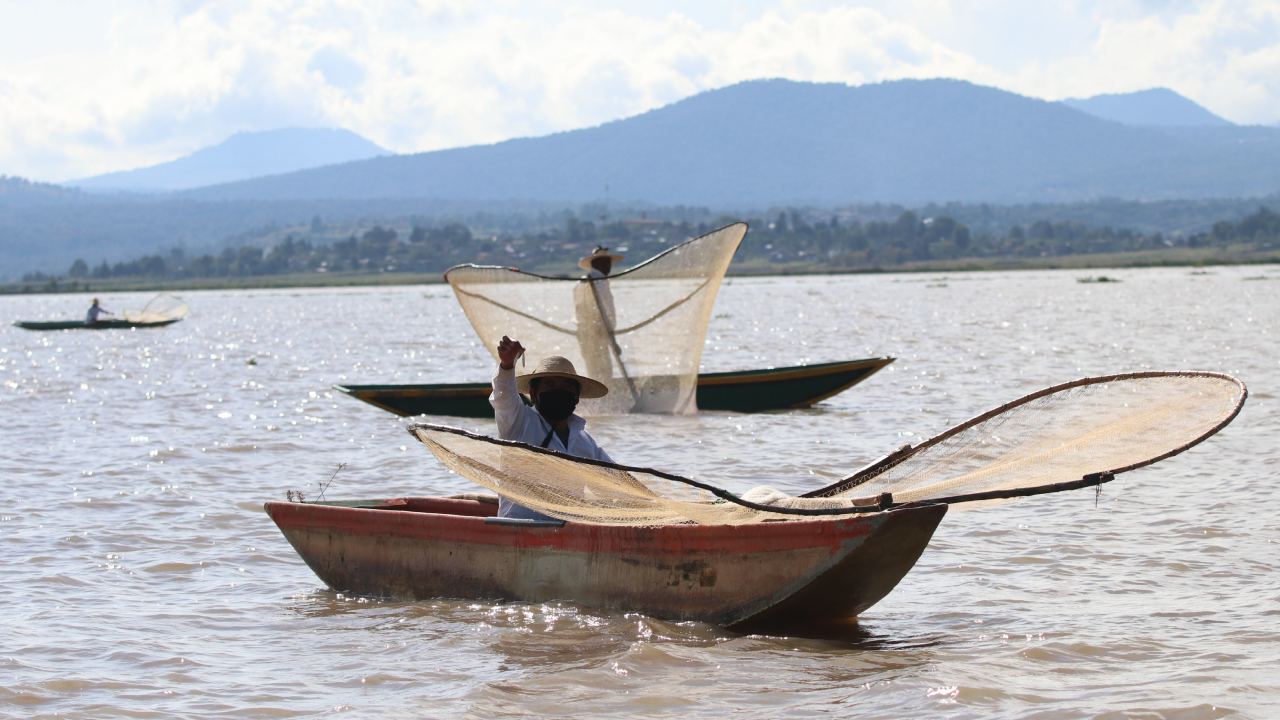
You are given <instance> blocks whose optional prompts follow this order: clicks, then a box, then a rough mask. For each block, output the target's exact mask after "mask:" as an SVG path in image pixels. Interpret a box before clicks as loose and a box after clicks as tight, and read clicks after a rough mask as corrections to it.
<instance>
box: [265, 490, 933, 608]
mask: <svg viewBox="0 0 1280 720" xmlns="http://www.w3.org/2000/svg"><path fill="white" fill-rule="evenodd" d="M496 508H497V506H496V504H494V503H492V502H482V501H478V500H475V499H461V498H430V497H428V498H398V499H393V500H373V501H347V502H331V503H300V502H268V503H266V511H267V514H268V515H270V516H271V519H272V520H274V521H275V523H276V525H277V526H278V527H279V528H280V531H281V532H282V533H284V536H285V537H286V538H287V539H288V540H289V543H290V544H292V545H293V547H294V549H295V550H297V551H298V554H299V555H301V556H302V559H303V560H304V561H306V563H307V565H309V566H310V567H311V569H312V570H313V571H315V573H316V575H317V576H319V577H320V579H321V580H323V581H324V582H325V584H327V585H328V586H329V587H330V588H332V589H333V590H336V591H339V592H345V593H351V594H353V595H362V596H374V597H388V598H398V599H406V600H411V599H427V598H463V599H492V600H519V601H526V602H547V601H553V600H562V601H567V602H572V603H575V604H578V605H582V606H585V607H594V608H605V609H614V610H625V611H634V612H641V613H645V614H647V615H651V616H654V617H659V618H666V619H671V620H699V621H704V622H709V623H715V624H718V625H725V626H735V627H738V628H744V629H748V628H749V629H753V630H754V629H760V630H767V629H784V628H788V627H801V626H813V625H822V624H825V623H838V622H841V621H846V620H848V619H850V618H852V617H854V616H856V615H858V614H859V613H861V612H862V611H864V610H866V609H867V608H869V607H871V606H872V605H874V604H875V603H876V602H878V601H879V600H880V599H881V598H883V597H884V596H885V595H887V594H889V591H890V590H892V589H893V588H894V586H896V585H897V584H898V582H899V581H900V580H901V579H902V578H903V576H905V575H906V574H907V572H908V571H909V570H910V569H911V568H912V566H913V565H915V563H916V560H917V559H919V557H920V554H921V553H923V552H924V549H925V547H926V546H927V545H928V544H929V540H930V538H932V537H933V533H934V530H935V529H936V528H937V526H938V523H939V522H941V521H942V517H943V516H944V515H945V514H946V512H947V506H946V505H920V506H914V507H902V508H899V509H894V510H889V511H885V512H877V513H870V514H865V515H853V516H848V515H846V516H840V517H838V518H835V519H819V520H808V519H806V520H794V521H783V522H764V523H757V524H752V525H662V526H656V527H634V526H614V525H598V524H593V523H563V522H560V521H529V520H514V519H509V518H497V517H494V513H495V510H496Z"/></svg>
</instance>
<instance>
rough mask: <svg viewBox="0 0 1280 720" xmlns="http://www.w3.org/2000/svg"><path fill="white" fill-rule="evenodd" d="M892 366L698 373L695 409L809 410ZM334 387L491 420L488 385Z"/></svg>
mask: <svg viewBox="0 0 1280 720" xmlns="http://www.w3.org/2000/svg"><path fill="white" fill-rule="evenodd" d="M891 362H893V358H891V357H878V358H863V359H861V360H844V361H840V362H830V363H821V364H818V365H797V366H793V367H784V368H770V369H767V370H737V371H734V372H717V373H701V374H699V375H698V408H699V409H701V410H728V411H732V412H763V411H765V410H784V409H787V408H802V407H809V406H810V405H812V404H814V403H816V402H818V401H820V400H825V399H826V398H829V397H831V396H832V395H835V394H837V393H840V392H843V391H844V390H847V389H849V388H851V387H853V386H854V385H857V384H858V383H860V382H862V381H863V380H866V379H867V378H869V377H871V376H872V375H874V374H875V373H876V372H877V371H878V370H880V368H883V367H884V366H886V365H888V364H889V363H891ZM333 387H334V389H335V390H340V391H342V392H344V393H346V394H348V395H350V396H352V397H354V398H358V399H360V400H363V401H365V402H367V403H369V404H370V405H376V406H377V407H380V408H382V409H383V410H387V411H390V412H393V413H395V414H396V415H404V416H409V415H452V416H456V417H474V418H482V417H493V408H492V407H490V405H489V391H490V387H489V383H487V382H483V383H455V384H428V385H334V386H333Z"/></svg>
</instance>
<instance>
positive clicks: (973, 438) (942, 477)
mask: <svg viewBox="0 0 1280 720" xmlns="http://www.w3.org/2000/svg"><path fill="white" fill-rule="evenodd" d="M1246 394H1247V393H1246V390H1245V388H1244V385H1243V384H1242V383H1241V382H1240V381H1239V380H1236V379H1235V378H1233V377H1230V376H1227V375H1219V374H1215V373H1136V374H1130V375H1118V376H1109V377H1105V378H1091V379H1087V380H1081V381H1077V382H1074V383H1067V384H1065V385H1059V386H1056V387H1054V388H1049V389H1047V390H1042V391H1040V392H1038V393H1033V394H1031V395H1028V396H1026V397H1024V398H1021V399H1019V400H1017V401H1014V402H1013V403H1010V404H1008V405H1005V406H1002V407H1000V408H996V409H995V410H992V411H991V412H988V413H985V414H983V415H980V416H978V417H977V418H974V419H973V420H970V421H968V422H966V423H963V424H961V425H959V426H957V427H955V428H953V429H951V430H948V431H947V432H945V433H942V434H941V435H938V436H937V437H934V438H932V439H930V440H928V441H926V442H923V443H921V444H920V445H918V446H916V447H915V448H912V449H911V450H909V451H907V452H904V453H901V454H899V455H897V456H896V458H893V459H890V460H889V461H888V462H885V463H879V464H876V465H873V466H871V467H870V468H868V469H867V470H864V471H862V472H859V473H856V474H854V475H852V476H851V477H849V478H847V479H846V480H844V481H842V482H839V483H835V484H833V485H831V486H829V487H826V488H822V489H821V490H818V491H815V492H813V493H810V494H809V495H810V496H812V497H839V496H849V495H852V494H857V495H860V496H875V495H878V494H880V493H885V492H888V493H893V497H894V500H896V501H899V502H912V501H916V500H930V499H938V498H942V497H947V496H952V495H962V494H972V493H983V492H993V491H1001V490H1011V489H1015V488H1023V487H1032V486H1040V485H1051V484H1055V483H1064V482H1070V481H1073V480H1078V479H1080V478H1081V477H1082V476H1083V475H1086V474H1091V473H1099V472H1110V473H1113V474H1114V473H1118V472H1123V471H1125V470H1132V469H1134V468H1137V467H1141V466H1143V465H1148V464H1150V463H1153V462H1155V461H1157V460H1160V459H1162V458H1165V457H1168V456H1169V455H1172V454H1174V453H1177V452H1180V451H1181V450H1183V449H1186V448H1187V447H1190V446H1191V445H1194V444H1195V443H1197V442H1199V441H1200V440H1202V439H1204V438H1205V437H1208V436H1209V435H1212V434H1213V433H1214V432H1216V431H1217V430H1218V429H1219V428H1220V427H1221V426H1222V425H1225V424H1226V423H1227V422H1229V421H1230V420H1231V419H1232V418H1234V417H1235V414H1236V412H1238V410H1239V408H1240V406H1241V404H1242V403H1243V402H1244V398H1245V396H1246Z"/></svg>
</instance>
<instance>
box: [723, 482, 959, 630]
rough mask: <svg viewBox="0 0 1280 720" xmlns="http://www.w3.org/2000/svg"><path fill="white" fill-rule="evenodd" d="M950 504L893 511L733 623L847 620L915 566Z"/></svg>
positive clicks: (755, 625)
mask: <svg viewBox="0 0 1280 720" xmlns="http://www.w3.org/2000/svg"><path fill="white" fill-rule="evenodd" d="M947 509H948V506H947V505H943V504H935V505H923V506H916V507H911V508H901V509H898V510H891V511H889V512H888V513H887V515H888V517H887V518H886V521H885V522H884V524H883V525H881V526H880V528H879V530H877V531H876V532H875V533H874V534H872V535H871V537H869V538H867V540H866V541H865V542H863V543H862V544H860V545H858V546H857V547H855V548H854V549H853V550H852V551H850V552H849V554H847V555H846V556H844V557H843V558H841V559H840V560H839V561H838V562H836V563H834V564H833V565H831V567H829V568H828V569H827V570H826V571H825V572H823V573H822V574H821V575H819V576H817V577H815V578H813V579H812V580H811V581H810V582H808V583H806V584H805V585H804V586H803V587H801V588H799V589H798V590H796V591H795V592H794V593H793V594H791V595H790V596H788V597H786V598H779V599H778V601H777V602H775V603H773V604H772V605H770V606H769V607H768V608H766V609H764V610H761V611H760V612H758V613H755V614H754V615H752V616H750V617H747V618H744V619H741V620H738V621H736V622H733V623H731V624H730V627H732V628H733V629H735V630H739V631H743V632H775V631H787V632H796V631H803V630H804V629H806V628H814V629H818V628H821V627H822V626H831V625H839V624H842V623H843V624H847V623H848V622H849V621H851V620H852V619H854V618H856V617H857V616H858V615H859V614H860V613H862V612H863V611H865V610H866V609H867V608H870V607H871V606H872V605H875V604H876V603H877V602H879V601H880V600H882V599H884V597H885V596H886V595H888V594H889V593H890V592H891V591H892V590H893V589H894V588H895V587H897V585H898V583H899V582H901V581H902V579H903V578H904V577H906V575H907V573H909V572H910V571H911V568H913V567H915V564H916V562H917V561H918V560H919V559H920V556H921V555H922V554H923V553H924V551H925V548H927V547H928V546H929V541H930V540H932V539H933V534H934V532H935V531H936V530H937V528H938V525H939V524H940V523H941V522H942V518H943V517H944V516H945V515H946V514H947Z"/></svg>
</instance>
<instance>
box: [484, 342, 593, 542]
mask: <svg viewBox="0 0 1280 720" xmlns="http://www.w3.org/2000/svg"><path fill="white" fill-rule="evenodd" d="M489 404H490V405H492V406H493V414H494V418H495V419H496V420H497V421H498V437H499V438H502V439H503V440H515V441H517V442H522V443H525V444H527V445H534V446H536V447H545V448H547V449H548V450H557V451H559V452H562V453H565V454H568V455H577V456H578V457H584V458H590V459H592V460H603V461H604V462H613V458H611V457H609V454H608V453H606V452H605V451H604V450H603V449H602V448H601V447H600V446H599V445H597V444H596V441H595V438H593V437H591V435H590V434H588V433H587V421H586V420H583V419H582V418H580V417H578V416H577V415H570V416H569V421H568V422H569V441H568V443H565V442H562V441H561V440H560V436H559V435H558V434H557V433H555V432H552V427H551V423H549V422H547V419H546V418H544V417H542V414H541V413H539V412H538V411H537V410H536V409H534V408H532V407H529V406H528V405H525V404H524V400H521V399H520V391H519V390H518V389H517V387H516V371H515V369H514V368H513V369H511V370H507V369H505V368H503V367H501V366H499V367H498V373H497V374H496V375H494V376H493V393H492V394H491V395H489ZM498 516H499V517H517V518H532V519H535V520H550V519H552V518H548V517H547V516H546V515H543V514H541V513H539V512H536V511H534V510H530V509H529V508H526V507H524V506H523V505H517V504H516V503H513V502H511V501H509V500H507V499H506V498H504V497H499V499H498Z"/></svg>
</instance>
